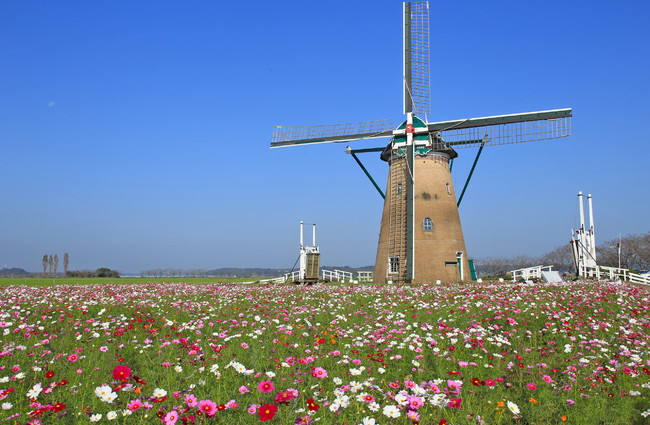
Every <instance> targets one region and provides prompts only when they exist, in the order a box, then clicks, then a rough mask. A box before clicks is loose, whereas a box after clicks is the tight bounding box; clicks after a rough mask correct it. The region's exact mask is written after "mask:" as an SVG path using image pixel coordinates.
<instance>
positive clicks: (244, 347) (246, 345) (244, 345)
mask: <svg viewBox="0 0 650 425" xmlns="http://www.w3.org/2000/svg"><path fill="white" fill-rule="evenodd" d="M241 348H243V349H244V350H247V349H248V344H246V343H245V342H242V343H241Z"/></svg>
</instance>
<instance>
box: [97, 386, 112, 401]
mask: <svg viewBox="0 0 650 425" xmlns="http://www.w3.org/2000/svg"><path fill="white" fill-rule="evenodd" d="M112 392H113V389H112V388H111V387H109V386H108V385H102V386H101V387H97V388H95V395H96V396H97V397H99V398H101V397H103V396H104V395H106V394H108V393H112Z"/></svg>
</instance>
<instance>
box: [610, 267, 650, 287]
mask: <svg viewBox="0 0 650 425" xmlns="http://www.w3.org/2000/svg"><path fill="white" fill-rule="evenodd" d="M598 275H599V276H598V278H599V279H600V278H603V277H607V278H609V279H610V280H617V279H620V280H624V281H626V282H632V283H643V284H645V285H650V276H649V275H647V274H646V275H641V274H638V273H633V272H631V271H629V270H628V269H620V268H618V267H605V266H600V267H599V270H598Z"/></svg>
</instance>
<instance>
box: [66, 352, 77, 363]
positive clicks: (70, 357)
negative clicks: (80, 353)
mask: <svg viewBox="0 0 650 425" xmlns="http://www.w3.org/2000/svg"><path fill="white" fill-rule="evenodd" d="M77 359H78V357H77V355H76V354H70V355H69V356H68V361H69V362H70V363H74V362H76V361H77Z"/></svg>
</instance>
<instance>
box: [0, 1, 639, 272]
mask: <svg viewBox="0 0 650 425" xmlns="http://www.w3.org/2000/svg"><path fill="white" fill-rule="evenodd" d="M430 10H431V12H430V13H431V29H430V35H431V63H432V66H431V87H432V115H431V116H430V117H429V120H431V121H442V120H448V119H458V118H468V117H477V116H489V115H498V114H509V113H517V112H528V111H536V110H547V109H556V108H564V107H571V108H573V113H574V118H573V135H572V136H571V137H570V138H567V139H562V140H554V141H545V142H535V143H528V144H522V145H511V146H503V147H493V148H490V149H485V150H484V151H483V154H482V156H481V159H480V161H479V163H478V166H477V169H476V171H475V174H474V177H473V179H472V182H471V183H470V186H469V188H468V192H467V193H466V194H465V198H464V199H463V203H462V204H461V207H460V214H461V219H462V222H463V229H464V232H465V238H466V243H467V249H468V252H469V255H470V257H473V258H483V257H488V256H502V255H503V256H510V255H518V254H528V255H538V254H542V253H544V252H546V251H549V250H551V249H553V248H555V247H557V246H558V245H560V244H564V243H567V242H568V240H569V238H570V231H571V228H572V227H573V226H574V224H575V220H576V194H577V192H578V191H579V190H582V191H584V192H585V193H592V194H593V196H594V208H595V215H596V219H595V222H596V223H595V224H596V238H597V242H598V241H600V242H602V241H604V240H607V239H613V238H616V237H618V234H619V233H622V234H624V235H625V234H627V233H645V232H647V231H648V230H650V228H649V225H648V217H649V216H650V197H649V196H648V195H649V193H650V190H649V189H648V182H649V180H650V179H649V178H648V177H649V175H650V173H649V171H648V166H649V163H648V158H649V157H650V155H649V154H650V147H649V146H650V126H649V125H648V122H649V118H648V117H649V116H650V71H649V70H650V29H649V28H650V26H649V25H648V22H650V3H649V2H647V1H630V2H621V3H619V4H616V5H614V4H613V3H611V2H605V1H574V2H566V1H555V0H550V1H547V2H544V3H539V2H522V1H514V0H513V1H509V0H508V1H493V2H484V1H458V2H436V1H433V2H431V3H430ZM401 13H402V6H401V2H399V1H368V0H364V1H358V2H349V1H328V2H305V1H301V2H297V1H277V2H222V1H217V2H207V1H185V2H175V1H164V0H163V1H156V2H144V1H140V2H133V1H110V2H109V1H95V2H84V1H60V2H51V1H20V2H18V1H17V2H2V4H1V5H0V39H1V40H3V42H2V43H1V44H0V55H1V57H2V66H0V93H1V95H0V158H1V160H0V193H1V195H2V206H1V207H0V267H2V266H4V265H7V267H22V268H25V269H27V270H31V271H37V270H39V269H40V267H41V258H42V256H43V254H45V253H48V254H54V253H58V254H59V256H60V257H61V256H62V255H63V253H64V252H68V253H69V254H70V269H73V270H78V269H94V268H97V267H110V268H115V269H119V270H121V271H126V272H138V271H140V270H143V269H150V268H159V267H174V268H186V269H190V268H214V267H225V266H240V267H256V266H259V267H291V266H292V265H293V263H294V261H295V259H296V257H297V255H298V246H297V245H298V223H299V222H300V220H304V221H305V222H313V221H315V222H316V223H317V225H318V241H317V243H318V244H319V245H320V246H321V251H322V256H323V259H322V263H323V264H332V265H350V266H362V265H369V264H373V263H374V258H375V251H376V243H377V239H378V232H379V222H380V220H381V207H382V199H381V198H380V197H379V195H378V194H377V193H376V191H375V189H374V188H373V187H372V185H371V184H370V183H369V182H368V180H367V179H366V178H365V176H364V175H363V173H362V171H361V170H360V169H359V168H358V166H357V165H356V163H354V161H353V160H352V158H350V157H349V156H348V155H345V154H344V149H345V145H341V144H328V145H316V146H310V147H295V148H284V149H273V150H271V149H269V143H270V141H271V133H272V129H273V125H311V124H334V123H341V122H354V121H365V120H373V119H381V118H390V119H393V120H394V121H396V122H397V121H399V120H400V119H401V118H402V115H401V99H402V94H401V73H402V59H401V54H402V53H401V49H402V17H401ZM382 143H385V142H384V141H376V140H375V141H368V142H358V143H356V144H355V147H358V148H362V147H373V146H379V145H381V144H382ZM475 153H476V151H475V150H462V151H460V154H461V157H460V158H459V159H458V160H457V161H456V162H455V164H454V171H453V177H454V179H455V183H456V185H457V191H458V192H460V186H461V185H462V184H463V183H464V181H465V178H466V176H467V173H468V172H469V168H470V167H471V163H472V161H473V159H474V155H475ZM362 160H363V161H364V163H365V165H366V166H367V167H368V168H369V169H370V171H371V173H372V174H373V175H374V176H375V178H376V179H377V181H378V182H380V184H383V183H384V182H385V181H386V176H387V167H386V164H385V163H383V162H381V161H380V160H379V159H378V158H377V157H375V156H373V155H372V154H365V155H363V156H362Z"/></svg>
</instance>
